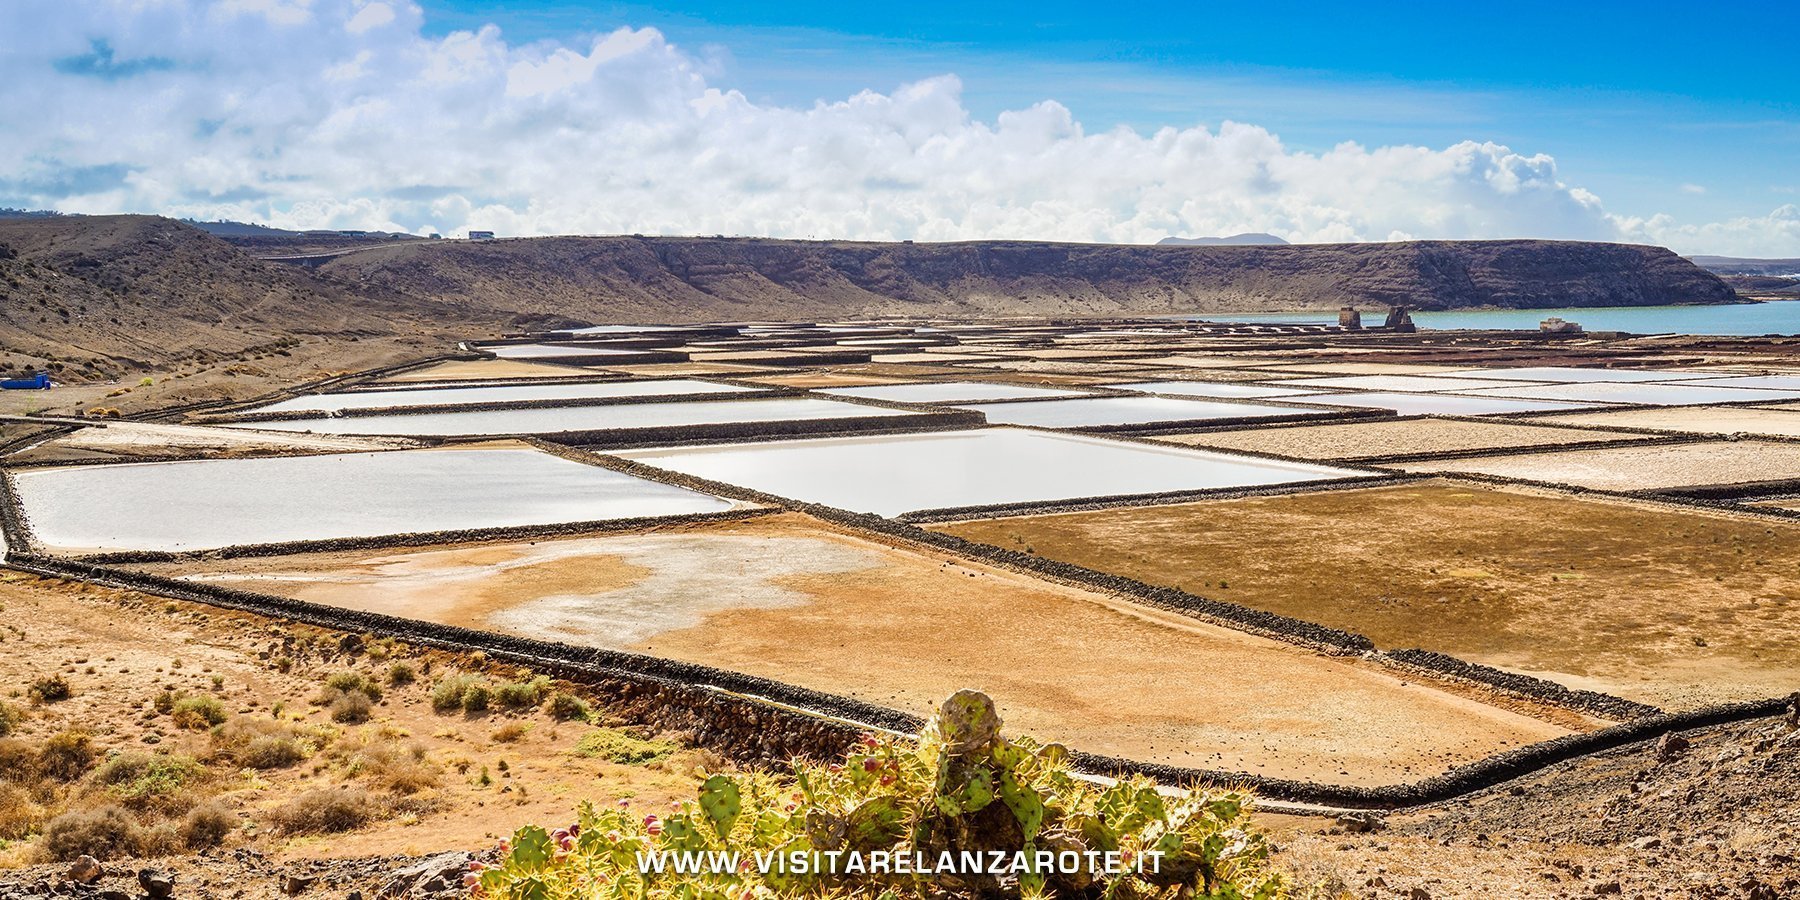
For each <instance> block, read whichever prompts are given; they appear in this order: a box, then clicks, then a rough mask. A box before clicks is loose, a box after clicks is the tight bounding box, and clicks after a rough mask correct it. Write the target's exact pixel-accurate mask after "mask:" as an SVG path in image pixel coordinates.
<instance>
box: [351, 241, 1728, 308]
mask: <svg viewBox="0 0 1800 900" xmlns="http://www.w3.org/2000/svg"><path fill="white" fill-rule="evenodd" d="M321 271H323V272H326V273H329V274H331V275H335V276H337V277H339V278H341V279H343V280H345V281H348V282H352V283H357V284H365V285H371V286H379V287H381V288H384V289H386V290H390V291H394V292H399V293H406V294H412V295H415V296H424V297H445V298H448V297H458V298H464V299H467V300H471V301H474V302H475V303H477V304H478V305H480V306H483V307H489V308H506V309H513V310H518V311H521V312H531V313H552V314H558V315H565V316H571V317H574V318H581V319H590V320H594V321H600V320H603V319H617V320H626V321H629V320H671V321H674V320H680V321H698V320H709V319H710V320H721V319H725V320H729V319H747V318H793V317H824V316H853V315H907V314H912V315H944V314H964V315H975V314H1000V315H1022V314H1037V315H1120V314H1166V313H1186V312H1220V311H1237V312H1244V311H1253V310H1271V309H1300V308H1311V309H1321V308H1335V307H1337V306H1340V305H1343V304H1358V305H1362V306H1383V305H1387V304H1404V305H1407V306H1410V307H1413V308H1416V309H1448V308H1458V307H1471V306H1498V307H1513V308H1529V307H1554V306H1644V305H1657V304H1669V303H1729V302H1732V301H1734V300H1736V299H1737V297H1736V295H1735V294H1734V293H1733V292H1732V290H1731V288H1729V287H1727V286H1726V285H1725V284H1724V282H1722V281H1720V280H1719V279H1718V278H1717V277H1715V276H1713V275H1712V274H1710V273H1708V272H1705V271H1703V270H1701V269H1700V268H1699V267H1697V266H1695V265H1693V264H1692V263H1690V262H1688V261H1687V260H1684V259H1682V258H1681V257H1679V256H1676V255H1675V254H1674V253H1671V252H1670V251H1668V250H1664V249H1662V248H1658V247H1640V246H1628V245H1622V244H1594V243H1573V242H1551V241H1479V242H1445V241H1422V242H1412V243H1400V244H1332V245H1311V246H1253V247H1231V246H1211V247H1179V246H1149V247H1147V246H1118V245H1093V244H1044V243H1023V242H1011V241H980V242H968V243H952V244H893V243H887V244H876V243H850V242H810V241H783V240H763V239H748V238H742V239H734V238H634V237H598V238H573V237H570V238H536V239H526V240H509V241H495V242H476V243H469V242H461V241H458V242H431V243H428V244H424V243H421V244H409V245H405V246H394V247H384V248H379V249H372V250H368V251H364V252H359V253H353V254H348V255H345V256H341V257H338V258H335V259H333V260H331V261H329V262H327V263H325V264H324V266H323V267H322V269H321Z"/></svg>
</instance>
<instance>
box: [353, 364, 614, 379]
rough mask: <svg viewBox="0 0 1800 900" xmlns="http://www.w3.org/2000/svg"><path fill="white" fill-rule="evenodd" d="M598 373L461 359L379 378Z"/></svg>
mask: <svg viewBox="0 0 1800 900" xmlns="http://www.w3.org/2000/svg"><path fill="white" fill-rule="evenodd" d="M593 374H594V373H593V372H591V371H589V370H587V369H578V368H575V367H573V366H558V365H551V364H549V363H534V362H523V361H521V360H516V359H477V360H466V359H458V360H451V361H450V362H443V363H438V364H437V365H435V366H426V367H425V368H423V369H414V370H412V371H410V372H402V373H400V374H398V375H390V376H388V377H387V378H382V379H379V380H380V381H382V382H384V383H385V382H390V381H391V382H412V381H476V380H480V379H484V378H583V377H590V376H592V375H593Z"/></svg>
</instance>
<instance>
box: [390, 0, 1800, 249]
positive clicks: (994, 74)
mask: <svg viewBox="0 0 1800 900" xmlns="http://www.w3.org/2000/svg"><path fill="white" fill-rule="evenodd" d="M424 6H425V8H426V10H427V12H428V18H427V23H428V24H427V27H428V29H430V30H434V31H437V32H439V33H443V32H448V31H450V30H454V29H458V28H474V27H479V26H480V25H481V24H483V23H489V22H491V23H495V24H497V25H499V26H500V27H501V28H502V29H503V30H504V32H505V33H506V34H507V35H508V36H509V37H511V38H513V39H516V40H524V41H570V40H577V39H579V36H582V35H589V34H594V33H600V32H606V31H611V30H613V29H614V28H618V27H621V26H627V25H629V26H645V25H649V26H654V27H656V28H658V29H660V30H662V31H663V32H664V33H665V34H667V35H668V37H669V38H670V39H671V40H672V41H674V42H676V43H677V44H686V45H689V46H690V47H691V48H694V49H697V50H701V49H703V52H705V53H706V54H707V55H708V56H709V57H710V58H712V59H714V60H716V61H717V64H718V66H719V69H720V75H721V76H722V79H723V80H726V81H729V82H730V83H732V84H733V85H734V86H736V87H738V88H739V89H740V90H744V91H745V92H746V93H747V94H749V95H750V96H751V97H752V98H753V99H758V100H763V101H766V102H771V103H783V104H806V103H811V102H814V101H817V100H829V99H837V98H841V97H844V96H847V95H849V94H852V93H854V92H856V91H858V90H862V89H874V90H888V89H891V88H893V87H894V86H896V85H899V84H901V83H903V82H907V81H912V80H916V79H919V78H923V77H927V76H931V75H937V74H942V73H954V74H956V75H958V76H960V77H961V78H962V81H963V84H964V92H963V95H964V98H965V100H966V101H967V103H968V105H969V107H970V110H971V111H972V112H974V113H976V114H977V115H983V116H992V115H994V114H996V113H998V112H1000V111H1001V110H1004V109H1014V108H1018V107H1021V106H1024V105H1028V104H1030V103H1032V102H1035V101H1038V100H1044V99H1054V100H1056V101H1058V102H1061V103H1063V104H1064V105H1066V106H1068V107H1070V109H1071V110H1072V111H1073V112H1074V113H1075V115H1076V117H1077V118H1079V119H1080V120H1081V121H1082V122H1083V123H1084V124H1086V125H1088V126H1089V127H1090V128H1101V127H1106V126H1110V125H1113V124H1124V125H1128V126H1131V127H1133V128H1137V129H1139V130H1151V129H1154V128H1156V127H1159V126H1164V125H1175V126H1186V125H1193V124H1209V125H1216V124H1217V123H1218V122H1219V121H1221V120H1224V119H1233V120H1237V121H1244V122H1252V123H1255V124H1258V125H1262V126H1265V127H1268V128H1270V129H1271V130H1273V131H1275V132H1276V133H1278V134H1279V135H1280V136H1281V137H1282V138H1283V139H1284V140H1285V141H1286V142H1287V143H1289V144H1290V145H1291V146H1294V147H1296V148H1299V149H1306V150H1324V149H1328V148H1329V147H1331V146H1332V145H1334V144H1337V143H1338V142H1340V141H1345V140H1354V141H1358V142H1361V143H1364V144H1369V145H1382V144H1391V143H1421V144H1425V145H1428V146H1441V145H1444V144H1448V143H1453V142H1455V141H1459V140H1465V139H1474V140H1483V141H1486V140H1491V141H1494V142H1497V143H1501V144H1506V145H1508V146H1511V147H1514V148H1531V149H1534V150H1541V151H1543V152H1547V153H1550V154H1552V155H1554V156H1555V157H1556V159H1557V161H1558V163H1559V164H1560V166H1561V171H1562V172H1563V174H1564V175H1565V176H1568V177H1571V178H1573V179H1575V180H1577V181H1579V182H1580V183H1581V184H1583V185H1584V186H1586V187H1588V188H1589V189H1591V190H1594V191H1595V192H1596V193H1599V194H1600V195H1601V196H1603V197H1605V198H1606V199H1607V200H1608V201H1609V205H1613V206H1618V205H1621V204H1629V205H1641V206H1642V207H1643V208H1644V209H1645V210H1650V209H1654V210H1657V211H1662V212H1668V213H1671V214H1676V215H1679V216H1682V217H1684V218H1724V217H1728V216H1734V215H1759V214H1761V213H1764V212H1767V211H1768V209H1769V208H1772V207H1776V206H1780V205H1782V204H1787V203H1794V202H1796V201H1797V200H1800V68H1796V65H1795V62H1794V57H1793V55H1792V44H1791V41H1792V39H1793V36H1794V35H1796V34H1800V3H1767V2H1765V3H1718V4H1695V3H1655V2H1648V3H1621V2H1588V3H1579V4H1573V3H1567V2H1561V3H1543V2H1511V3H1506V4H1483V3H1399V4H1388V5H1386V7H1385V8H1383V5H1382V4H1366V3H1354V4H1353V3H1293V2H1257V3H1243V2H1234V3H1212V2H1192V3H1143V4H1124V5H1109V4H1096V3H1091V2H1087V3H1064V2H1050V3H1020V2H1006V3H943V2H913V3H905V4H861V3H843V2H796V3H774V4H769V3H733V2H701V3H673V4H658V5H641V4H611V3H570V2H562V0H426V2H425V3H424Z"/></svg>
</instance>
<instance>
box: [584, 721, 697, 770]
mask: <svg viewBox="0 0 1800 900" xmlns="http://www.w3.org/2000/svg"><path fill="white" fill-rule="evenodd" d="M674 752H675V745H674V744H671V743H669V742H668V741H647V740H644V739H643V738H636V737H632V736H631V735H629V734H626V733H625V732H623V731H620V730H618V729H616V728H600V729H596V730H594V731H590V732H588V733H587V734H584V735H582V736H581V740H580V741H577V742H576V744H575V755H577V756H588V757H598V758H600V759H604V760H606V761H608V762H615V763H618V764H620V765H624V766H643V765H649V764H650V763H653V762H659V761H661V760H664V759H667V758H668V757H669V756H670V754H673V753H674Z"/></svg>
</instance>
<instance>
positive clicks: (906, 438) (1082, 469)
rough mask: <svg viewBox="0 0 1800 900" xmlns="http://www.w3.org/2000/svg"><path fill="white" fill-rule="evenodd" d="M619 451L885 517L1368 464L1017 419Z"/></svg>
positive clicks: (1324, 472)
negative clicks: (1039, 427)
mask: <svg viewBox="0 0 1800 900" xmlns="http://www.w3.org/2000/svg"><path fill="white" fill-rule="evenodd" d="M617 455H618V456H623V457H625V458H627V459H634V460H638V461H640V462H644V463H647V464H649V465H653V466H658V467H660V468H664V469H670V470H673V471H676V472H684V473H687V474H690V475H696V476H699V477H702V478H709V479H713V480H715V481H721V482H725V483H727V484H735V485H741V486H744V487H749V488H754V489H756V490H760V491H765V492H768V493H771V494H775V495H777V496H782V497H791V498H794V499H797V500H805V501H809V502H814V503H823V504H827V505H830V506H836V507H840V508H843V509H850V510H855V511H858V512H872V513H878V514H880V515H887V516H891V515H898V514H901V513H906V512H914V511H918V510H926V509H944V508H950V507H962V506H987V505H994V504H1004V503H1027V502H1034V501H1043V500H1070V499H1075V498H1079V497H1102V496H1117V495H1128V494H1152V493H1160V492H1164V491H1187V490H1199V489H1205V488H1223V487H1250V486H1257V485H1269V484H1288V483H1294V482H1305V481H1319V480H1324V479H1329V478H1345V477H1350V476H1356V475H1365V474H1368V473H1366V472H1360V471H1356V470H1351V469H1341V468H1335V467H1332V466H1317V465H1307V464H1304V463H1292V462H1283V461H1278V460H1271V459H1262V458H1259V457H1253V456H1238V455H1233V454H1227V453H1215V452H1212V451H1206V450H1193V449H1189V448H1185V447H1167V448H1164V447H1156V446H1150V445H1147V444H1141V443H1135V442H1128V441H1116V440H1107V439H1104V438H1097V437H1090V436H1086V435H1073V434H1051V433H1047V432H1041V431H1026V430H1023V429H1016V428H984V429H975V430H970V431H949V432H935V433H931V434H909V435H893V436H881V437H858V438H827V439H820V440H795V441H776V442H770V443H758V444H724V445H717V446H710V447H674V448H657V449H648V450H627V451H622V452H620V453H618V454H617Z"/></svg>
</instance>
